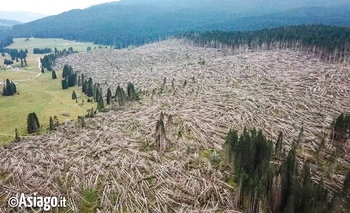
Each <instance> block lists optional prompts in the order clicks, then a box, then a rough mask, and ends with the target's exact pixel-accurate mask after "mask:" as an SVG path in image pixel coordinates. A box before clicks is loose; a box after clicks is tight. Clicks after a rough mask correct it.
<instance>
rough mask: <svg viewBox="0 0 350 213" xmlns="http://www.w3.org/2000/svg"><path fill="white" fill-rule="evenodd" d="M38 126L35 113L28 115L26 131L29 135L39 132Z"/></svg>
mask: <svg viewBox="0 0 350 213" xmlns="http://www.w3.org/2000/svg"><path fill="white" fill-rule="evenodd" d="M39 129H40V124H39V120H38V117H37V115H36V114H35V112H33V113H29V115H28V118H27V130H28V133H29V134H32V133H36V132H39Z"/></svg>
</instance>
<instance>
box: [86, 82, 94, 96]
mask: <svg viewBox="0 0 350 213" xmlns="http://www.w3.org/2000/svg"><path fill="white" fill-rule="evenodd" d="M86 95H87V96H88V97H92V96H93V95H94V92H93V85H92V78H89V81H88V83H87V91H86Z"/></svg>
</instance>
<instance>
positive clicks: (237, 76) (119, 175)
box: [0, 40, 350, 212]
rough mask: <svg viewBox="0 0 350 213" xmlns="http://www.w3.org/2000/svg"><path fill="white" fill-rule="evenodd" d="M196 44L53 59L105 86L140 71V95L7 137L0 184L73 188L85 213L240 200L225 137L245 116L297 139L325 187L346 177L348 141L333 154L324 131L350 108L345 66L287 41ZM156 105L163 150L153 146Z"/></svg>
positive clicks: (203, 206)
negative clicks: (279, 44)
mask: <svg viewBox="0 0 350 213" xmlns="http://www.w3.org/2000/svg"><path fill="white" fill-rule="evenodd" d="M190 43H191V42H189V41H186V40H166V41H162V42H158V43H153V44H149V45H146V46H141V47H139V48H135V49H123V50H105V49H97V50H94V51H92V52H87V53H79V54H73V55H69V56H67V57H63V58H59V59H57V61H56V65H57V66H56V69H59V68H60V67H63V65H65V64H70V65H72V66H73V69H74V70H75V71H77V72H78V73H79V74H82V73H83V74H84V75H85V76H87V77H92V78H93V79H94V82H98V83H100V85H101V86H102V88H103V91H106V90H107V88H111V89H112V91H113V93H114V91H115V89H116V87H117V86H118V85H121V86H122V87H123V88H125V85H126V84H127V83H128V82H133V83H134V84H135V86H136V87H137V88H138V89H139V90H140V101H139V102H135V103H128V104H127V105H126V106H119V105H118V104H117V103H115V104H114V105H112V106H111V107H110V108H109V110H107V112H103V113H102V112H101V113H97V115H96V118H86V119H85V123H82V122H81V120H80V121H79V120H77V121H71V122H66V123H65V124H62V125H61V126H60V127H59V128H58V130H57V131H54V132H52V133H50V134H45V135H41V136H34V137H28V138H22V139H21V141H20V142H18V143H12V144H10V145H8V146H6V147H1V148H0V163H1V164H2V165H3V166H2V168H1V170H0V177H1V179H2V183H3V186H2V187H5V189H7V190H9V191H13V192H16V191H18V190H19V191H24V192H31V191H33V190H34V189H35V190H36V191H38V192H40V193H41V194H45V195H55V196H59V195H61V196H66V197H67V198H68V199H69V200H70V203H71V206H70V207H69V208H70V209H72V210H77V209H80V210H81V211H84V209H85V211H84V212H88V211H87V210H86V209H87V208H93V207H94V206H95V207H96V208H98V209H99V210H100V211H106V212H110V211H112V210H120V211H126V212H139V211H145V212H147V211H156V212H168V211H200V212H210V211H235V210H238V206H237V203H236V200H237V197H236V193H237V188H236V187H237V183H235V182H234V181H233V179H232V173H230V171H231V170H230V168H229V167H227V166H225V163H224V159H225V158H224V155H225V154H224V153H225V152H224V143H225V138H226V135H227V133H228V131H229V129H230V128H235V129H237V130H240V131H242V129H243V128H244V127H258V128H262V129H263V130H264V132H265V134H266V135H267V137H269V138H271V139H272V140H273V141H276V140H277V137H278V132H279V131H281V132H283V135H284V141H285V142H284V143H285V145H284V149H285V151H286V152H287V151H288V150H289V149H290V148H291V146H292V144H293V142H294V141H296V140H297V141H299V142H300V146H299V148H298V150H297V155H298V161H299V162H300V163H302V162H304V161H305V160H306V159H308V160H310V161H311V163H312V174H313V178H314V179H315V180H317V181H320V179H321V178H322V179H323V181H324V183H325V185H326V187H327V188H328V189H329V190H330V191H332V190H337V189H339V188H341V187H342V185H341V184H342V182H343V180H344V174H345V171H346V168H349V163H350V152H349V150H348V149H347V147H348V146H347V145H345V144H344V147H345V148H346V149H345V150H346V152H345V153H344V155H343V156H333V155H332V153H333V151H334V150H335V145H334V144H333V142H332V140H331V139H330V138H329V137H328V135H329V134H330V131H331V129H330V126H331V124H332V122H333V120H334V119H335V118H336V117H337V116H339V114H340V113H342V112H349V111H350V105H349V102H348V101H346V100H347V99H348V97H349V94H350V89H349V87H348V82H349V80H350V77H349V72H350V66H349V65H347V64H339V63H333V64H332V63H328V62H324V61H322V60H319V58H317V57H315V56H312V55H308V54H305V53H303V52H301V51H295V50H291V49H288V48H286V49H270V50H259V51H254V52H248V51H247V52H243V53H240V54H232V52H230V51H229V50H225V49H215V48H205V47H196V46H193V45H191V44H190ZM161 112H163V113H164V127H165V129H164V131H165V133H164V135H163V137H164V138H163V140H164V141H165V142H166V143H167V144H168V147H167V149H166V151H165V152H164V153H159V152H157V151H156V150H157V148H156V140H157V135H158V132H156V127H157V126H158V122H157V121H158V120H159V119H160V117H161ZM301 129H303V130H302V131H301ZM300 132H302V134H301V133H300ZM325 135H327V137H325ZM322 139H324V140H325V145H324V146H325V147H324V148H323V149H322V151H321V154H320V155H319V156H318V157H316V156H315V155H314V153H315V150H316V149H319V147H322V145H321V144H322ZM333 158H335V159H333ZM324 162H327V163H324ZM87 190H91V191H92V193H93V195H94V196H93V197H97V198H96V199H95V200H92V201H91V205H90V204H86V202H84V201H83V199H84V195H85V194H86V193H87ZM89 192H90V191H89ZM90 193H91V192H90ZM7 196H9V197H10V196H11V194H8V195H7ZM82 196H83V197H82ZM6 198H7V197H6ZM6 198H5V200H6ZM2 207H4V208H5V206H2ZM67 210H68V209H67Z"/></svg>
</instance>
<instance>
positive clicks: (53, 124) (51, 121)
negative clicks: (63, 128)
mask: <svg viewBox="0 0 350 213" xmlns="http://www.w3.org/2000/svg"><path fill="white" fill-rule="evenodd" d="M50 130H51V131H53V130H55V123H54V122H53V119H52V117H51V116H50Z"/></svg>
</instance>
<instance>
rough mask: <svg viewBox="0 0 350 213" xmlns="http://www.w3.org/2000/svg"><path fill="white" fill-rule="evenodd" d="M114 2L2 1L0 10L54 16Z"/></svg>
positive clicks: (70, 0) (96, 0) (72, 0)
mask: <svg viewBox="0 0 350 213" xmlns="http://www.w3.org/2000/svg"><path fill="white" fill-rule="evenodd" d="M111 1H116V0H57V1H53V0H10V1H2V2H1V7H0V10H3V11H28V12H34V13H41V14H45V15H56V14H59V13H62V12H64V11H68V10H71V9H83V8H87V7H89V6H92V5H95V4H101V3H104V2H111Z"/></svg>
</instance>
